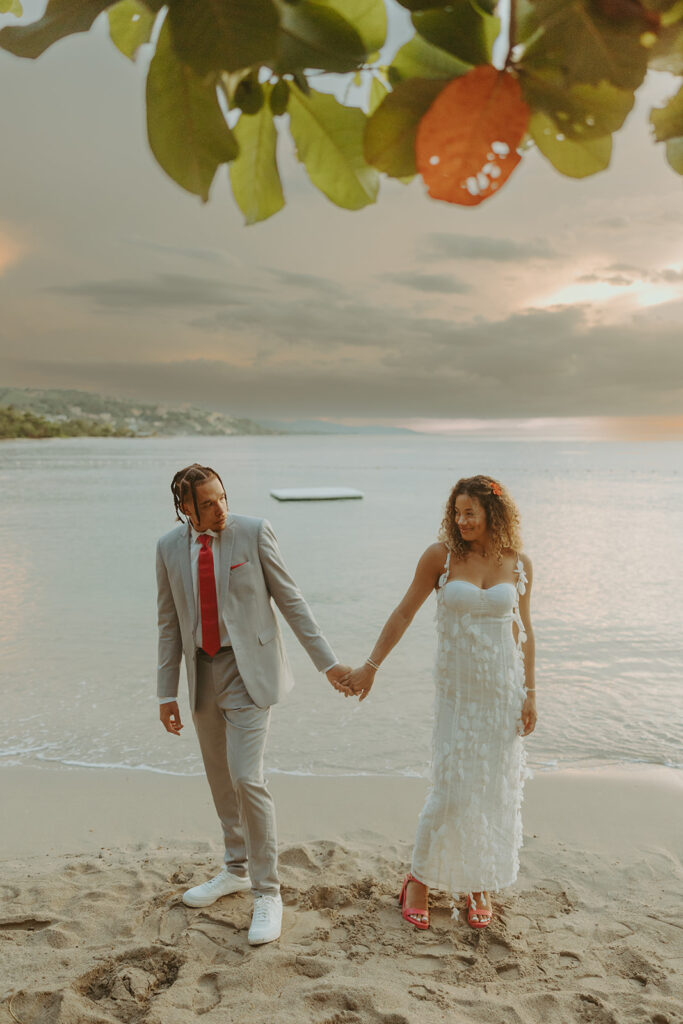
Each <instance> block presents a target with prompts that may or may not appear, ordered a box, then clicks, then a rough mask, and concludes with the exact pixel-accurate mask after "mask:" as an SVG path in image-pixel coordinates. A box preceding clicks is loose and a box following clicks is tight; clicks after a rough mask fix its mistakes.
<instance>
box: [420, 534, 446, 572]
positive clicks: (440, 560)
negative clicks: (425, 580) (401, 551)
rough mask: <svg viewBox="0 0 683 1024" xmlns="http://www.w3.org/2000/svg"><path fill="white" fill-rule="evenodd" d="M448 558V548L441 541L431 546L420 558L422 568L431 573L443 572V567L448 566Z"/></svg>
mask: <svg viewBox="0 0 683 1024" xmlns="http://www.w3.org/2000/svg"><path fill="white" fill-rule="evenodd" d="M447 558H448V548H447V547H446V545H445V544H443V543H442V542H441V541H435V542H434V544H430V545H429V547H428V548H426V549H425V550H424V551H423V552H422V554H421V556H420V563H419V564H420V567H421V568H423V569H426V570H427V571H429V572H432V571H433V572H438V573H441V572H442V571H443V567H444V565H445V564H446V559H447Z"/></svg>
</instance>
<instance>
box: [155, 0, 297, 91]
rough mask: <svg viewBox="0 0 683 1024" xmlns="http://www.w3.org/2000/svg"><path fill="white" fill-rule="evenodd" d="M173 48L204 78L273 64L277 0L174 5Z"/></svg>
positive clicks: (201, 0) (175, 1) (183, 0)
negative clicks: (219, 72) (213, 74)
mask: <svg viewBox="0 0 683 1024" xmlns="http://www.w3.org/2000/svg"><path fill="white" fill-rule="evenodd" d="M168 22H169V25H170V28H171V33H172V36H173V47H174V49H175V51H176V53H177V55H178V57H179V58H180V60H182V61H183V62H184V63H185V64H189V66H190V67H191V68H192V69H193V70H194V71H196V72H197V74H198V75H206V74H208V73H209V72H210V71H239V70H241V69H242V68H248V67H251V66H252V65H255V64H263V63H266V64H267V63H269V62H272V61H273V60H274V59H275V52H276V48H277V33H278V28H279V23H280V19H279V17H278V12H277V9H276V7H275V4H274V2H273V0H170V3H169V9H168Z"/></svg>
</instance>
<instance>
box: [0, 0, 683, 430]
mask: <svg viewBox="0 0 683 1024" xmlns="http://www.w3.org/2000/svg"><path fill="white" fill-rule="evenodd" d="M42 6H43V5H41V4H40V3H37V2H27V3H26V4H25V10H26V15H27V18H26V19H25V20H32V19H33V18H34V17H35V16H37V15H38V14H39V13H40V11H41V9H42ZM10 23H14V19H11V18H9V17H1V18H0V25H2V24H10ZM392 30H393V31H392V44H393V45H390V47H389V52H393V50H394V49H395V48H396V45H397V42H396V40H398V38H399V35H400V24H399V23H398V22H395V23H394V25H393V26H392ZM148 51H149V48H144V49H143V50H142V51H141V53H140V56H139V57H138V61H137V63H136V64H135V65H133V64H131V63H130V62H129V61H127V60H126V59H125V58H124V57H123V56H122V55H121V54H120V53H119V52H118V51H117V50H116V49H115V48H114V46H113V44H112V43H111V42H110V41H109V39H108V37H107V29H106V19H99V20H98V22H96V24H95V26H94V28H93V30H92V31H91V32H90V33H89V34H88V35H87V36H86V35H79V36H75V37H73V38H70V39H67V40H64V41H62V42H60V43H57V44H55V46H53V47H52V48H51V49H50V50H48V51H47V52H46V53H45V54H44V55H43V56H42V57H41V58H39V59H38V60H37V61H36V62H33V61H25V60H20V59H19V58H15V57H13V56H11V55H10V54H7V53H5V52H2V51H0V85H1V87H2V96H3V103H2V107H1V109H0V131H1V133H2V135H1V137H2V149H1V150H0V303H1V308H2V318H1V319H0V383H2V384H3V385H5V386H10V385H15V386H19V387H60V388H63V387H69V388H80V389H86V390H92V391H98V392H101V393H104V394H109V395H114V396H120V397H125V398H133V399H137V400H141V401H142V400H144V401H158V402H164V403H168V404H172V405H177V404H180V403H183V402H187V403H190V404H194V405H201V406H205V407H207V408H213V409H218V410H220V411H222V412H225V413H227V414H230V415H237V416H250V417H253V418H255V419H258V418H283V419H287V418H297V417H306V418H311V417H320V418H327V419H334V420H346V421H349V422H351V421H361V422H373V421H379V422H383V423H397V424H408V425H410V424H415V425H418V424H419V425H421V429H424V428H425V425H426V428H429V425H430V424H431V425H432V427H433V428H434V429H442V428H444V429H445V427H444V425H446V427H447V426H448V424H450V423H452V422H453V421H473V420H481V419H498V418H501V419H509V420H520V419H522V420H531V421H536V420H540V421H543V420H544V419H549V418H553V417H564V418H581V417H602V416H613V417H640V416H652V415H660V416H662V417H668V420H667V422H669V423H670V422H672V420H671V417H676V416H680V414H681V413H682V412H683V345H682V344H681V336H682V334H683V332H682V331H681V323H682V320H683V316H682V314H683V203H682V202H681V198H682V190H681V179H680V177H678V176H677V175H676V174H674V172H673V171H672V170H671V169H670V168H669V167H668V165H667V164H666V161H665V158H664V152H663V148H662V147H661V146H655V145H654V144H653V142H652V141H651V139H650V137H649V131H648V125H647V112H648V110H649V107H650V106H651V105H652V104H653V103H656V104H661V103H662V102H663V101H664V99H665V98H666V97H667V96H668V95H670V94H671V93H672V92H673V91H674V86H673V80H672V79H670V78H669V77H668V76H665V75H655V76H652V77H651V79H650V80H649V81H648V83H647V84H646V86H645V88H644V90H641V93H640V95H639V98H638V100H637V103H636V107H635V109H634V111H633V112H632V114H631V115H630V117H629V120H628V122H627V126H626V128H625V129H623V130H622V131H621V132H620V133H617V135H616V136H615V145H614V153H613V158H612V166H611V167H610V169H609V170H608V171H607V172H605V173H602V174H599V175H596V176H595V177H593V178H590V179H586V180H584V181H578V182H577V181H573V180H571V179H568V178H564V177H562V176H561V175H559V174H558V173H557V172H556V171H554V169H553V168H552V167H551V166H550V165H549V164H548V163H547V162H546V161H545V160H544V158H543V157H542V156H540V155H539V154H538V153H537V152H535V151H530V152H528V153H526V154H525V155H524V157H523V160H522V162H521V164H520V166H519V168H518V169H517V170H516V171H515V172H514V174H513V175H512V177H511V178H510V180H509V181H508V183H507V184H506V185H505V187H504V188H503V189H502V190H501V192H500V193H499V194H497V195H496V196H494V197H493V198H492V199H491V200H489V201H487V202H485V203H484V204H482V205H481V206H480V207H475V208H459V207H454V206H449V205H448V204H444V203H439V202H436V201H434V200H431V199H429V198H428V197H427V196H426V192H425V189H424V187H423V185H422V183H421V182H420V181H419V179H415V180H414V181H413V182H412V183H411V184H410V185H407V186H406V185H401V184H399V183H395V182H390V181H387V180H386V179H385V180H383V182H382V186H381V190H380V197H379V202H378V203H377V205H376V206H372V207H368V208H366V209H364V210H361V211H358V212H349V211H344V210H338V209H337V208H336V207H334V206H333V205H332V204H331V203H330V202H329V201H328V200H327V199H326V198H325V197H324V196H322V195H321V194H320V193H318V192H316V191H315V190H314V189H313V188H312V187H311V186H310V184H309V183H308V181H307V178H306V173H305V170H304V168H303V166H302V165H300V164H298V163H297V161H296V159H295V157H294V154H293V147H292V144H291V142H290V141H289V139H288V137H287V135H285V136H284V138H282V139H281V143H280V148H279V159H280V167H281V174H282V177H283V184H284V190H285V195H286V199H287V205H286V207H285V208H284V210H283V211H281V212H280V213H279V214H277V215H276V216H275V217H274V218H272V219H271V220H269V221H267V222H265V223H263V224H259V225H255V226H251V227H245V226H244V224H243V222H242V216H241V214H240V212H239V210H238V209H237V207H236V206H235V204H234V201H233V199H232V196H231V194H230V190H229V187H228V183H227V171H226V170H225V168H222V169H220V170H219V172H218V175H217V178H216V181H215V182H214V186H213V190H212V194H211V201H210V202H209V203H208V204H206V205H202V204H201V202H200V200H198V199H197V198H195V197H193V196H190V195H188V194H186V193H184V192H183V191H182V190H181V189H180V188H179V187H178V186H176V185H175V184H174V183H173V182H172V181H171V180H170V179H169V178H167V177H166V176H165V174H164V173H163V171H161V169H160V168H159V167H158V166H157V165H156V163H155V162H154V159H153V157H152V155H151V153H150V151H149V149H148V146H147V141H146V133H145V110H144V79H145V73H146V68H147V65H148V62H149V58H150V53H149V52H148ZM439 425H440V426H439Z"/></svg>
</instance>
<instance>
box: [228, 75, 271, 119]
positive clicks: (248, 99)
mask: <svg viewBox="0 0 683 1024" xmlns="http://www.w3.org/2000/svg"><path fill="white" fill-rule="evenodd" d="M264 99H265V91H264V88H263V86H262V85H261V83H260V82H259V80H258V74H257V73H256V72H255V71H252V72H251V74H249V75H246V76H245V77H244V78H243V79H242V80H241V82H240V83H239V85H238V86H237V88H236V89H235V99H234V104H235V106H236V107H239V109H240V110H241V111H243V112H244V113H245V114H257V113H258V112H259V110H260V109H261V107H262V106H263V103H264Z"/></svg>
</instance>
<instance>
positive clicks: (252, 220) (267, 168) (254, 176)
mask: <svg viewBox="0 0 683 1024" xmlns="http://www.w3.org/2000/svg"><path fill="white" fill-rule="evenodd" d="M266 89H267V90H269V87H268V86H266ZM233 131H234V133H235V138H236V140H237V144H238V146H239V150H240V152H239V156H238V157H237V159H236V160H233V162H232V163H231V164H230V182H231V184H232V192H233V195H234V197H235V200H236V201H237V205H238V206H239V208H240V210H241V211H242V213H243V214H244V220H245V222H246V223H247V224H256V223H257V222H258V221H260V220H266V219H267V218H268V217H272V216H273V214H274V213H277V212H278V210H281V209H282V207H283V206H284V205H285V197H284V195H283V194H282V183H281V181H280V175H279V173H278V169H277V158H276V147H277V130H276V128H275V122H274V121H273V113H272V110H271V109H270V103H264V104H263V106H262V107H261V109H260V110H259V112H258V114H255V115H254V116H252V117H250V116H248V115H244V114H243V115H242V117H240V119H239V121H238V122H237V124H236V126H235V128H234V129H233Z"/></svg>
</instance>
